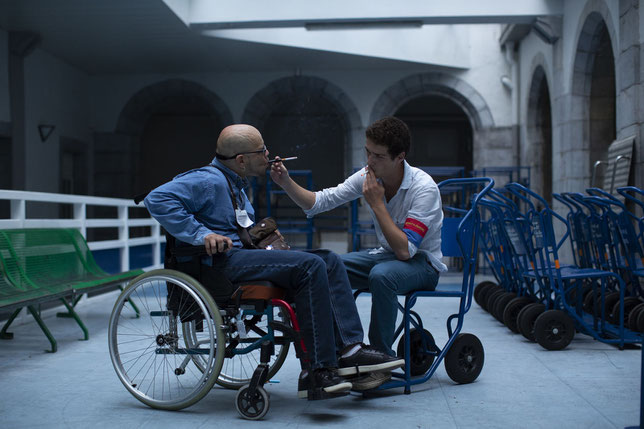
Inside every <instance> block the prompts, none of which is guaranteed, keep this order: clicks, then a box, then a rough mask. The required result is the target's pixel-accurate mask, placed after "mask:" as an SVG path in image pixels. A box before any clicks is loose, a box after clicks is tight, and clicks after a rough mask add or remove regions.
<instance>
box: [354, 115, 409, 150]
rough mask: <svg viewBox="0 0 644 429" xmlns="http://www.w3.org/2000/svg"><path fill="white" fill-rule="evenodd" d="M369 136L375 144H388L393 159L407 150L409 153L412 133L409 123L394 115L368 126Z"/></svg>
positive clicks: (367, 132)
mask: <svg viewBox="0 0 644 429" xmlns="http://www.w3.org/2000/svg"><path fill="white" fill-rule="evenodd" d="M365 134H366V135H367V138H368V139H369V140H371V141H372V142H374V143H375V144H378V145H382V146H386V147H387V152H388V153H389V156H390V157H391V159H394V157H396V156H398V154H400V153H401V152H405V156H406V155H408V154H409V149H410V148H411V135H410V133H409V128H408V127H407V124H405V123H404V122H403V121H401V120H400V119H398V118H394V117H393V116H386V117H384V118H382V119H378V120H377V121H376V122H374V123H373V124H371V125H369V126H368V127H367V131H366V132H365Z"/></svg>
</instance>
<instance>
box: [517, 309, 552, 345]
mask: <svg viewBox="0 0 644 429" xmlns="http://www.w3.org/2000/svg"><path fill="white" fill-rule="evenodd" d="M545 310H546V306H545V305H543V304H540V303H538V302H535V303H532V304H528V305H526V306H525V307H523V309H522V310H521V311H520V312H519V316H518V317H517V325H518V326H519V332H520V333H521V335H523V336H524V337H525V338H526V339H528V340H530V341H535V338H534V322H535V321H536V320H537V317H539V315H540V314H541V313H543V312H544V311H545Z"/></svg>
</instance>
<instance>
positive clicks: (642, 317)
mask: <svg viewBox="0 0 644 429" xmlns="http://www.w3.org/2000/svg"><path fill="white" fill-rule="evenodd" d="M635 331H637V332H644V310H641V311H640V314H638V315H637V323H636V324H635Z"/></svg>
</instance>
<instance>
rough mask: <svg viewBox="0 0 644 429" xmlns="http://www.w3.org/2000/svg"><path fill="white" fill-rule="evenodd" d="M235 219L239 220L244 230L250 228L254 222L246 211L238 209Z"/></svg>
mask: <svg viewBox="0 0 644 429" xmlns="http://www.w3.org/2000/svg"><path fill="white" fill-rule="evenodd" d="M235 217H236V218H237V223H238V224H239V226H241V227H242V228H248V227H249V226H251V225H252V224H253V221H252V220H251V219H250V218H249V217H248V213H247V212H246V210H240V209H236V210H235Z"/></svg>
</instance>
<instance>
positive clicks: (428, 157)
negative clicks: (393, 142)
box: [394, 95, 472, 172]
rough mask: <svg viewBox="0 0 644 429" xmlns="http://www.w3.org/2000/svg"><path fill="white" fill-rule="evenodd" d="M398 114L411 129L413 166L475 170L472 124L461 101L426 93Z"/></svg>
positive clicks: (410, 101) (409, 156) (408, 158)
mask: <svg viewBox="0 0 644 429" xmlns="http://www.w3.org/2000/svg"><path fill="white" fill-rule="evenodd" d="M394 116H396V117H398V118H400V119H402V120H403V121H404V122H405V123H406V124H407V125H408V126H409V129H410V131H411V135H412V148H411V151H410V153H409V154H408V156H407V160H408V162H409V163H410V164H411V165H414V166H441V167H445V166H458V167H464V168H465V171H466V172H469V171H471V170H472V126H471V125H470V120H469V118H468V117H467V115H466V114H465V112H464V111H463V109H462V108H461V107H460V106H459V105H458V104H456V103H455V102H453V101H452V100H450V99H449V98H447V97H443V96H440V95H423V96H420V97H416V98H414V99H412V100H409V101H407V102H406V103H405V104H403V105H402V106H401V107H400V108H399V109H398V110H396V112H395V113H394Z"/></svg>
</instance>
